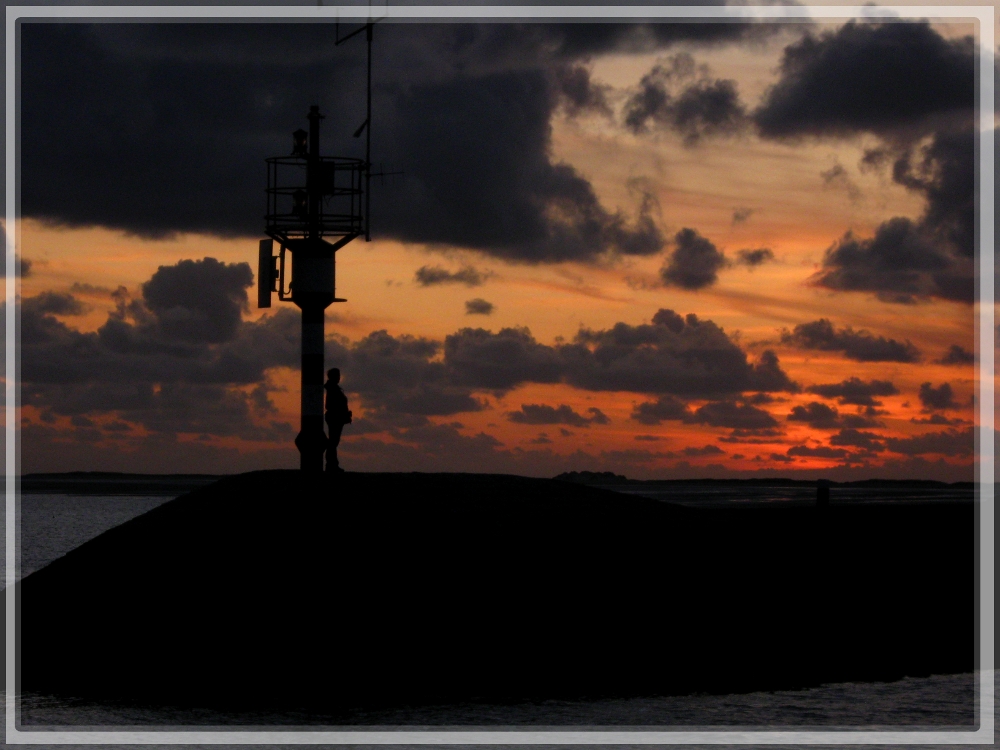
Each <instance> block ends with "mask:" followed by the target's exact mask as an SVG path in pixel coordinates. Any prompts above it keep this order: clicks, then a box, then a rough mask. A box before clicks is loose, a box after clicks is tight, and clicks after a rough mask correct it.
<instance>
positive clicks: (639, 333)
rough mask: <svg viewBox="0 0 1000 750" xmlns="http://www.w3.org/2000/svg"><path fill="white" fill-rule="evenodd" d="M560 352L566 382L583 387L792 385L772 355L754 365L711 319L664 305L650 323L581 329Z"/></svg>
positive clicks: (726, 389)
mask: <svg viewBox="0 0 1000 750" xmlns="http://www.w3.org/2000/svg"><path fill="white" fill-rule="evenodd" d="M560 354H561V357H562V359H563V360H564V362H565V363H566V382H568V383H569V384H571V385H574V386H576V387H578V388H584V389H587V390H618V391H632V392H636V393H649V394H672V395H675V396H679V397H712V396H717V395H721V394H735V393H742V392H744V391H747V390H761V391H763V390H787V389H790V388H792V387H793V385H794V384H792V383H791V382H790V381H789V380H788V378H787V376H786V375H785V373H784V372H783V371H781V369H780V365H779V364H778V360H777V357H776V356H775V357H773V358H772V356H771V355H767V356H766V357H765V356H764V355H762V357H761V361H760V362H759V363H758V365H757V366H756V367H755V366H753V365H751V364H750V363H749V362H748V361H747V357H746V353H745V352H744V351H743V350H742V349H740V347H739V346H738V345H737V344H736V343H735V342H734V341H733V340H732V339H730V338H729V336H727V335H726V333H725V332H724V331H723V330H722V329H721V328H720V327H719V326H717V325H716V324H715V323H713V322H712V321H710V320H700V319H699V318H698V316H697V315H694V314H688V315H687V316H685V317H681V316H680V315H678V314H677V313H675V312H674V311H673V310H666V309H664V310H660V311H659V312H657V313H656V315H654V316H653V320H652V324H651V325H637V326H631V325H628V324H625V323H618V324H616V325H615V326H613V327H612V328H610V329H607V330H603V331H593V330H590V329H583V330H581V331H580V332H579V333H578V334H577V336H576V339H575V341H574V342H573V343H572V344H567V345H563V346H561V347H560ZM772 355H773V353H772Z"/></svg>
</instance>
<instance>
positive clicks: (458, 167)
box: [21, 23, 775, 262]
mask: <svg viewBox="0 0 1000 750" xmlns="http://www.w3.org/2000/svg"><path fill="white" fill-rule="evenodd" d="M774 31H775V28H774V25H773V24H744V23H739V24H735V23H727V24H722V23H720V24H713V23H707V24H686V23H677V24H672V23H663V24H659V23H658V24H652V25H648V26H632V25H629V24H589V23H587V24H584V23H581V24H565V25H560V24H520V25H504V24H437V25H423V24H389V25H386V26H379V27H378V28H377V31H376V44H375V60H374V65H375V68H374V70H375V93H374V112H375V114H374V118H373V127H372V135H373V142H374V148H375V153H374V157H375V159H376V160H377V162H384V163H385V164H386V165H392V166H394V167H397V168H400V169H403V170H404V171H405V175H406V176H405V179H403V180H401V181H398V183H397V184H395V185H388V186H385V187H384V188H382V187H379V190H378V192H377V193H376V194H375V195H374V196H373V206H372V216H373V225H374V227H373V228H374V230H375V233H376V235H377V236H381V237H391V238H396V239H400V240H403V241H410V242H423V243H428V244H430V245H456V246H463V247H470V248H474V249H478V250H482V251H485V252H487V253H491V254H494V255H496V256H500V257H505V258H509V259H512V260H525V261H532V262H537V261H552V260H563V259H576V260H587V259H592V258H595V257H596V256H599V255H604V254H607V253H612V254H614V253H621V254H640V255H641V254H652V253H656V252H658V251H659V250H660V249H661V248H662V246H663V237H662V236H661V235H660V232H659V229H658V228H657V226H656V224H655V222H654V221H653V218H652V216H651V215H650V213H649V211H648V209H649V207H650V205H651V204H650V203H649V201H648V200H643V201H642V202H641V203H640V205H638V206H636V207H635V209H633V210H632V211H631V212H630V213H629V212H626V213H622V212H619V211H609V210H607V209H605V208H604V207H603V206H602V205H601V204H600V202H599V201H598V200H597V197H596V195H595V193H594V190H593V188H592V187H591V185H590V183H589V182H588V181H587V180H586V179H584V178H583V177H582V176H580V175H579V174H578V173H577V172H576V171H575V170H574V169H573V168H572V167H569V166H567V165H565V164H558V163H553V161H552V160H551V158H550V149H551V127H550V121H551V117H552V114H553V112H554V111H555V109H556V108H557V107H559V106H569V107H576V108H578V109H579V108H581V107H582V108H589V109H594V108H595V107H596V108H600V102H599V98H598V96H597V93H596V91H597V89H596V88H595V87H594V86H593V83H592V82H591V81H589V78H587V79H586V80H585V69H584V68H581V67H580V64H581V63H584V62H585V61H586V59H588V58H589V57H590V56H592V55H596V54H600V53H603V52H609V51H622V52H649V51H653V50H655V49H657V48H660V47H663V46H666V45H669V44H672V43H674V42H677V41H685V40H687V41H692V40H693V41H696V42H704V43H713V42H724V41H727V40H740V39H746V38H750V37H756V36H760V35H766V34H771V33H774ZM331 32H332V29H331V25H330V24H310V23H302V24H236V23H234V24H183V23H181V24H103V25H102V24H29V23H26V24H24V25H23V26H22V31H21V54H22V66H21V75H22V90H23V100H22V105H23V119H22V134H23V138H22V160H23V161H22V165H23V174H24V182H23V190H22V196H21V197H22V202H23V208H24V213H25V215H26V216H29V217H32V218H36V219H42V220H47V221H50V222H53V223H56V224H62V225H69V226H91V225H103V226H109V227H113V228H118V229H123V230H126V231H128V232H132V233H135V234H138V235H141V236H146V237H156V236H165V235H170V234H172V233H176V232H206V233H212V234H218V235H223V236H257V235H259V233H260V231H261V229H262V224H263V221H262V214H263V211H264V206H263V200H262V198H263V196H262V192H261V190H262V187H263V180H264V165H263V159H264V158H265V157H267V156H273V155H281V154H287V153H288V152H289V151H290V142H289V141H290V139H289V133H290V132H291V131H292V130H294V129H296V128H298V127H301V126H303V125H304V115H305V113H306V111H307V108H308V106H309V105H311V104H314V103H315V104H319V105H320V106H321V107H322V109H323V111H324V112H325V113H326V114H327V119H326V120H325V121H324V122H323V139H322V140H323V144H324V145H323V147H324V150H325V151H326V152H327V153H343V155H347V156H350V155H355V156H356V155H358V148H360V144H361V140H360V139H359V140H357V141H355V140H354V139H351V138H350V134H351V133H352V132H353V131H354V130H355V129H356V128H357V126H358V125H359V124H360V123H361V122H362V121H363V120H364V113H363V98H362V96H361V94H362V85H363V80H364V75H363V73H364V67H363V61H364V44H363V43H361V42H359V43H358V44H350V43H349V44H347V45H344V46H342V47H339V48H336V49H335V48H334V45H333V43H332V38H331V37H332V33H331ZM720 91H721V90H720ZM701 93H702V94H704V95H703V96H702V97H701V98H700V99H698V100H697V101H695V99H696V98H697V97H695V96H694V94H692V95H691V96H692V103H691V106H690V109H689V110H685V114H684V115H683V117H682V118H681V119H682V122H684V123H689V125H686V126H685V127H689V128H701V127H703V126H705V124H706V123H707V124H708V125H709V126H711V127H715V126H716V125H717V123H716V124H713V123H715V121H714V120H713V119H712V118H713V117H714V114H713V112H714V110H713V109H712V108H711V107H710V106H709V107H705V106H703V104H704V102H705V101H708V100H710V99H711V95H712V94H713V93H718V92H715V91H714V90H710V89H706V90H705V91H704V92H701ZM723 93H724V92H723ZM695 104H698V105H699V106H695ZM692 132H693V131H692Z"/></svg>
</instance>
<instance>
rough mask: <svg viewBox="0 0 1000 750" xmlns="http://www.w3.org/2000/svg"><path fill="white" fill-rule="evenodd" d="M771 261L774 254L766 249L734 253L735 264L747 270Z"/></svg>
mask: <svg viewBox="0 0 1000 750" xmlns="http://www.w3.org/2000/svg"><path fill="white" fill-rule="evenodd" d="M772 260H774V252H773V251H772V250H770V249H768V248H766V247H760V248H757V249H756V250H737V251H736V262H737V263H739V264H740V265H744V266H747V267H748V268H756V267H757V266H761V265H763V264H765V263H768V262H770V261H772Z"/></svg>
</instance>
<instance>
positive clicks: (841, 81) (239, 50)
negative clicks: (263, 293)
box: [7, 20, 978, 481]
mask: <svg viewBox="0 0 1000 750" xmlns="http://www.w3.org/2000/svg"><path fill="white" fill-rule="evenodd" d="M333 32H334V29H333V27H332V25H331V24H326V23H289V24H257V23H228V24H226V23H197V24H194V23H159V24H149V23H104V24H90V23H73V24H59V23H24V24H22V26H21V41H20V54H21V58H20V69H19V70H20V85H21V100H20V115H21V119H20V136H21V144H20V145H21V152H20V154H21V155H20V193H19V199H20V216H21V220H20V222H19V223H18V225H17V226H16V227H15V228H14V229H15V231H16V239H17V247H18V252H19V255H20V258H21V261H20V263H21V265H20V268H21V273H20V276H19V279H18V282H19V304H20V316H21V317H20V346H19V351H20V358H21V359H20V363H21V371H20V375H21V377H20V387H21V403H20V411H19V413H20V420H21V421H20V428H21V442H20V461H21V470H22V472H24V473H29V472H37V471H74V470H90V471H142V472H199V473H201V472H203V473H232V472H240V471H248V470H252V469H259V468H294V467H296V466H297V465H298V454H297V452H296V450H295V447H294V445H293V443H292V440H293V439H294V436H295V434H296V432H297V431H298V408H299V402H298V398H299V380H298V379H299V372H298V361H299V325H300V315H299V311H298V309H297V308H295V307H293V306H292V305H291V304H290V303H282V302H278V301H277V299H275V303H274V306H273V307H271V308H270V309H267V310H260V309H257V306H256V289H255V283H256V279H255V278H254V274H255V272H256V269H255V266H256V256H257V241H258V240H259V239H260V238H262V237H263V236H264V234H263V229H264V221H263V213H264V209H265V206H264V188H265V183H266V171H265V163H264V159H265V158H266V157H269V156H278V155H286V154H288V153H290V152H291V143H292V140H291V132H292V131H294V130H296V129H298V128H301V127H307V123H306V119H305V115H306V113H307V112H308V109H309V106H310V105H319V107H320V109H321V111H322V112H323V114H324V115H325V119H324V120H323V123H322V137H321V149H322V152H323V153H324V154H328V155H344V156H358V155H361V153H362V152H361V151H360V149H361V148H362V143H363V139H354V138H352V134H353V132H354V131H355V130H356V129H357V128H358V126H359V125H360V124H361V123H362V122H363V120H364V97H363V85H364V43H363V37H358V38H356V39H355V40H354V43H351V42H349V43H347V44H345V45H342V46H335V45H334V34H333ZM975 33H976V29H975V26H974V25H973V24H971V23H969V22H962V21H960V20H957V21H955V22H935V23H933V24H931V23H928V22H926V21H921V22H890V23H868V22H854V21H849V22H846V23H845V22H829V23H703V24H699V23H662V24H646V25H637V24H628V23H608V24H597V23H572V24H568V23H567V24H560V23H545V24H528V23H526V24H491V23H443V24H414V23H382V24H379V25H377V26H376V29H375V41H374V62H373V81H374V83H373V85H374V92H373V117H372V148H373V162H374V163H375V165H376V167H377V168H379V167H380V166H381V165H384V168H385V170H386V171H402V172H403V174H402V175H400V176H395V177H389V178H386V179H385V180H374V181H373V190H372V215H371V226H372V234H373V238H372V239H373V241H372V242H370V243H366V242H364V241H363V240H355V241H354V242H352V243H350V244H349V245H347V246H346V247H344V248H343V249H341V250H340V251H338V253H337V280H338V282H337V283H338V286H337V294H338V296H339V297H343V298H346V299H347V302H344V303H337V304H335V305H332V306H331V307H330V308H329V309H328V310H327V317H326V321H327V324H326V337H327V338H326V363H327V366H328V367H334V366H336V367H340V368H341V370H342V372H343V383H342V385H343V387H344V390H345V391H346V393H347V395H348V397H349V399H350V405H351V409H352V410H353V412H354V421H353V423H352V424H351V425H349V426H348V427H346V428H345V430H344V437H343V441H342V443H341V448H340V458H341V464H342V465H343V466H344V467H345V468H347V469H348V470H356V471H473V472H502V473H515V474H523V475H531V476H554V475H556V474H559V473H561V472H563V471H573V470H575V471H583V470H588V471H612V472H615V473H618V474H624V475H626V476H629V477H634V478H665V479H670V478H693V477H718V478H742V477H754V476H764V477H774V476H785V477H792V478H796V477H797V478H810V479H811V478H817V477H827V478H830V479H834V480H853V479H866V478H876V477H882V478H917V479H937V480H943V481H968V480H972V479H973V477H974V472H973V466H974V447H975V446H974V435H973V430H974V426H975V420H976V406H975V390H976V370H975V336H976V315H977V310H978V307H977V305H976V273H975V262H976V257H977V253H976V247H975V221H976V210H975V200H976V196H975V175H976V173H977V166H976V152H975V136H976V129H975V124H974V123H975V119H974V118H975V103H976V96H975V76H974V65H975V60H976V54H977V48H976V42H975ZM7 229H8V230H9V229H11V228H10V227H7Z"/></svg>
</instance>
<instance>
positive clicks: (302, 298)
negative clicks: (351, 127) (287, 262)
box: [292, 106, 334, 473]
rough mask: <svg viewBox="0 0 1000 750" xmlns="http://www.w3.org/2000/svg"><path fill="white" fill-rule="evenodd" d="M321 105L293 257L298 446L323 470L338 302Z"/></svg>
mask: <svg viewBox="0 0 1000 750" xmlns="http://www.w3.org/2000/svg"><path fill="white" fill-rule="evenodd" d="M322 117H323V116H322V115H321V114H320V113H319V107H315V106H314V107H310V108H309V156H308V159H307V161H306V193H307V196H308V206H309V216H308V226H309V230H308V232H307V234H306V237H305V238H304V240H303V241H302V244H301V245H300V246H299V247H298V248H296V249H295V250H294V251H293V253H292V263H293V266H292V277H293V281H292V283H293V285H294V288H293V292H292V299H293V301H294V302H295V304H297V305H298V306H299V307H300V308H301V309H302V417H301V424H300V429H299V434H298V435H297V436H296V438H295V445H296V447H297V448H298V449H299V459H300V464H299V465H300V468H301V469H302V471H305V472H309V473H320V472H322V471H323V453H324V452H325V450H326V442H327V438H326V433H325V432H324V430H323V393H324V392H323V375H324V372H323V340H324V330H323V328H324V315H325V314H324V311H325V310H326V307H327V305H329V304H330V303H331V302H332V301H333V296H334V290H333V273H334V269H333V262H334V257H333V249H332V248H331V247H330V245H328V244H327V243H326V242H325V241H324V240H323V238H322V236H321V234H322V233H321V230H320V227H321V226H322V216H321V212H322V201H323V193H322V176H321V174H320V169H321V165H322V162H321V160H320V155H319V121H320V120H321V119H322Z"/></svg>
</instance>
